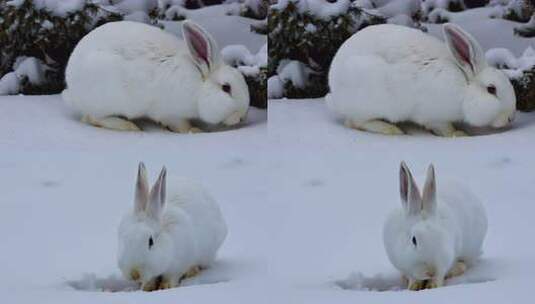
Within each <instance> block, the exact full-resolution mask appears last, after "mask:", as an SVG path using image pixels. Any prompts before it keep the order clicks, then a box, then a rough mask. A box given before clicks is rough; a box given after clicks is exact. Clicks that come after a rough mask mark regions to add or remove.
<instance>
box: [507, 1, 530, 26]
mask: <svg viewBox="0 0 535 304" xmlns="http://www.w3.org/2000/svg"><path fill="white" fill-rule="evenodd" d="M502 2H505V3H503V6H504V7H505V11H504V15H503V18H504V19H508V20H512V21H517V22H528V21H529V19H530V18H531V16H533V15H534V14H535V4H534V3H533V2H532V1H531V0H509V1H502Z"/></svg>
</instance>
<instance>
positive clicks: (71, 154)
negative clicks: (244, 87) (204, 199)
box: [0, 96, 535, 304]
mask: <svg viewBox="0 0 535 304" xmlns="http://www.w3.org/2000/svg"><path fill="white" fill-rule="evenodd" d="M267 116H269V123H266V118H267ZM145 127H146V130H145V131H144V132H136V133H123V132H115V131H110V130H104V129H99V128H94V127H91V126H87V125H84V124H81V123H80V122H78V121H77V117H76V116H75V115H73V114H71V113H70V112H69V111H68V109H66V108H65V107H64V106H63V104H62V103H61V101H60V98H59V96H47V97H39V96H36V97H20V96H16V97H0V130H1V132H0V151H2V153H1V156H2V157H0V185H1V192H2V195H1V199H0V231H3V232H4V237H3V241H2V254H1V255H0V268H1V269H2V275H1V276H0V299H2V303H55V304H61V303H146V302H148V301H150V302H151V303H169V302H170V301H173V302H177V303H394V302H395V303H430V302H432V303H445V302H448V303H450V302H454V303H473V302H474V301H478V302H481V303H526V301H528V300H529V299H530V297H531V295H532V291H531V288H532V285H533V274H534V273H535V258H534V257H535V246H534V245H533V244H532V243H533V242H531V239H532V233H531V232H532V231H533V229H532V227H531V226H532V217H533V214H534V213H535V206H534V204H533V197H535V188H534V187H533V185H534V184H535V174H534V173H533V172H534V171H533V168H535V159H534V158H533V155H532V153H531V151H532V150H533V148H534V143H533V134H534V132H535V115H534V114H522V113H520V114H519V115H518V120H517V121H516V122H515V125H514V127H513V128H512V129H511V130H508V131H506V132H503V133H499V134H493V135H486V136H476V137H467V138H455V139H447V138H439V137H435V136H431V135H428V134H416V135H413V136H398V137H388V136H382V135H376V134H369V133H364V132H359V131H355V130H350V129H347V128H345V127H343V126H342V125H341V123H340V122H339V121H337V120H336V119H335V118H333V117H332V116H331V115H329V114H328V112H327V109H326V107H325V105H324V104H323V102H322V100H313V101H310V100H307V101H285V102H281V101H272V102H271V103H270V105H269V113H268V115H267V114H266V112H265V111H261V110H256V109H252V110H251V112H250V116H249V121H248V123H247V124H246V126H244V127H243V128H241V129H237V130H230V131H224V132H217V133H204V134H191V135H180V134H175V133H170V132H167V131H163V130H160V129H158V128H157V127H155V126H152V125H150V124H148V125H146V126H145ZM139 160H144V161H145V162H146V164H147V167H148V169H149V172H151V177H153V178H154V176H155V174H156V173H157V172H158V170H159V169H160V166H161V165H163V164H165V165H166V166H167V168H168V172H169V173H172V174H178V175H184V176H190V177H193V178H195V179H198V180H200V181H201V182H203V183H204V184H205V186H206V187H207V188H208V189H209V190H210V191H211V193H212V194H213V195H214V196H215V197H216V199H217V200H218V201H219V203H220V205H221V207H222V210H223V212H224V215H225V217H226V219H227V222H228V225H229V237H228V239H227V241H226V242H225V244H224V245H223V247H222V249H221V251H220V256H219V258H218V259H217V263H216V264H215V265H214V266H213V267H212V268H211V269H209V270H207V271H205V272H204V273H202V274H201V275H200V276H199V277H197V278H194V279H192V280H190V281H188V282H186V284H185V285H186V286H184V287H180V288H176V289H171V290H165V291H158V292H152V293H145V292H141V291H132V286H131V285H130V284H128V283H127V282H125V281H124V280H123V279H122V278H121V277H120V274H119V270H118V268H117V266H116V259H115V255H116V229H117V225H118V222H119V219H120V217H121V216H122V214H123V212H125V211H126V210H127V209H128V208H131V206H132V199H133V188H134V179H135V174H136V170H137V162H138V161H139ZM400 160H406V161H407V162H408V164H409V166H411V167H412V169H413V171H414V173H423V170H424V169H425V168H426V166H427V164H428V163H429V162H433V163H435V165H436V169H437V178H438V187H440V179H441V178H443V177H444V176H453V177H458V178H462V179H464V180H465V181H466V183H467V184H469V185H470V186H471V187H472V190H473V191H474V192H475V193H476V194H477V195H478V196H479V197H480V198H481V199H482V200H483V201H484V203H485V205H486V207H487V212H488V215H489V221H490V225H489V232H488V236H487V239H486V242H485V246H484V250H485V253H484V255H483V257H482V259H481V262H480V263H479V264H478V265H476V267H475V268H473V269H471V270H469V271H468V273H467V274H466V275H465V276H463V277H460V278H457V279H455V280H454V281H451V282H449V283H448V286H447V287H444V288H440V289H435V290H427V291H422V292H409V291H404V290H402V291H400V290H399V289H400V283H399V276H398V274H397V273H396V271H395V269H394V268H393V267H392V266H391V265H390V263H389V262H388V259H387V257H386V255H385V253H384V249H383V245H382V240H381V229H382V224H383V220H384V218H385V216H386V214H387V213H388V212H389V211H390V210H391V209H392V208H395V207H397V206H398V204H399V199H398V181H397V176H398V166H399V162H400ZM103 289H105V290H112V291H120V292H114V293H112V292H106V291H102V290H103ZM367 289H374V290H375V291H369V290H367ZM390 289H392V290H390ZM377 290H389V291H383V292H381V291H377Z"/></svg>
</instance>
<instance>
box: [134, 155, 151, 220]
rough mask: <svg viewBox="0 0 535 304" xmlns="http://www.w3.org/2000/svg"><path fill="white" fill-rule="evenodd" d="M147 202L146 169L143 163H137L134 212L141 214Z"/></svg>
mask: <svg viewBox="0 0 535 304" xmlns="http://www.w3.org/2000/svg"><path fill="white" fill-rule="evenodd" d="M148 201H149V185H148V182H147V169H146V168H145V164H143V162H140V163H139V166H138V169H137V180H136V194H135V199H134V210H135V211H136V212H143V211H145V208H146V206H147V202H148Z"/></svg>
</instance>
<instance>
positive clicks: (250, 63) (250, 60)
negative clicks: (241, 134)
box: [221, 43, 268, 109]
mask: <svg viewBox="0 0 535 304" xmlns="http://www.w3.org/2000/svg"><path fill="white" fill-rule="evenodd" d="M221 54H222V56H223V60H224V61H225V62H226V63H227V64H229V65H231V66H234V67H237V68H238V70H239V71H240V72H241V73H242V74H243V75H244V76H245V80H246V81H247V85H248V87H249V94H250V96H251V105H252V106H254V107H257V108H263V109H265V108H267V62H268V60H267V43H266V44H265V45H264V46H263V47H262V49H260V51H259V52H258V53H257V54H251V53H250V52H249V50H248V49H247V48H246V47H245V46H243V45H229V46H227V47H225V48H223V50H221Z"/></svg>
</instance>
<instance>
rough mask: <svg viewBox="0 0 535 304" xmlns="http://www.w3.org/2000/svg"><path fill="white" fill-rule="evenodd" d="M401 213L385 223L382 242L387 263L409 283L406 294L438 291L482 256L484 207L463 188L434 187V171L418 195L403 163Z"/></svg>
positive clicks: (445, 184)
mask: <svg viewBox="0 0 535 304" xmlns="http://www.w3.org/2000/svg"><path fill="white" fill-rule="evenodd" d="M399 183H400V194H401V205H402V208H399V209H397V210H394V211H393V212H392V214H391V215H390V216H389V217H388V218H387V220H386V222H385V225H384V230H383V241H384V245H385V249H386V253H387V255H388V258H389V259H390V262H392V264H393V265H394V266H395V267H396V268H397V269H398V270H399V271H400V272H401V273H402V274H403V276H404V277H405V278H406V279H408V281H409V289H411V290H420V289H425V288H435V287H440V286H442V285H443V284H444V280H445V279H446V278H449V277H452V276H458V275H461V274H463V273H464V271H465V270H466V267H467V266H470V265H471V264H472V263H473V262H474V261H475V260H476V259H477V258H478V257H479V256H480V255H481V253H482V245H483V240H484V238H485V234H486V232H487V216H486V213H485V209H484V208H483V205H482V204H481V203H480V202H479V201H478V199H477V198H476V197H475V196H474V195H473V194H472V193H471V192H470V191H469V190H468V189H466V187H464V186H463V185H461V184H457V183H451V182H450V183H441V185H440V187H438V191H437V186H436V183H435V170H434V168H433V165H430V166H429V169H428V170H427V179H426V181H425V186H424V189H423V194H422V195H420V191H419V190H418V187H417V185H416V183H415V181H414V179H413V177H412V175H411V172H410V171H409V169H408V168H407V165H406V164H405V163H404V162H402V163H401V168H400V181H399Z"/></svg>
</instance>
